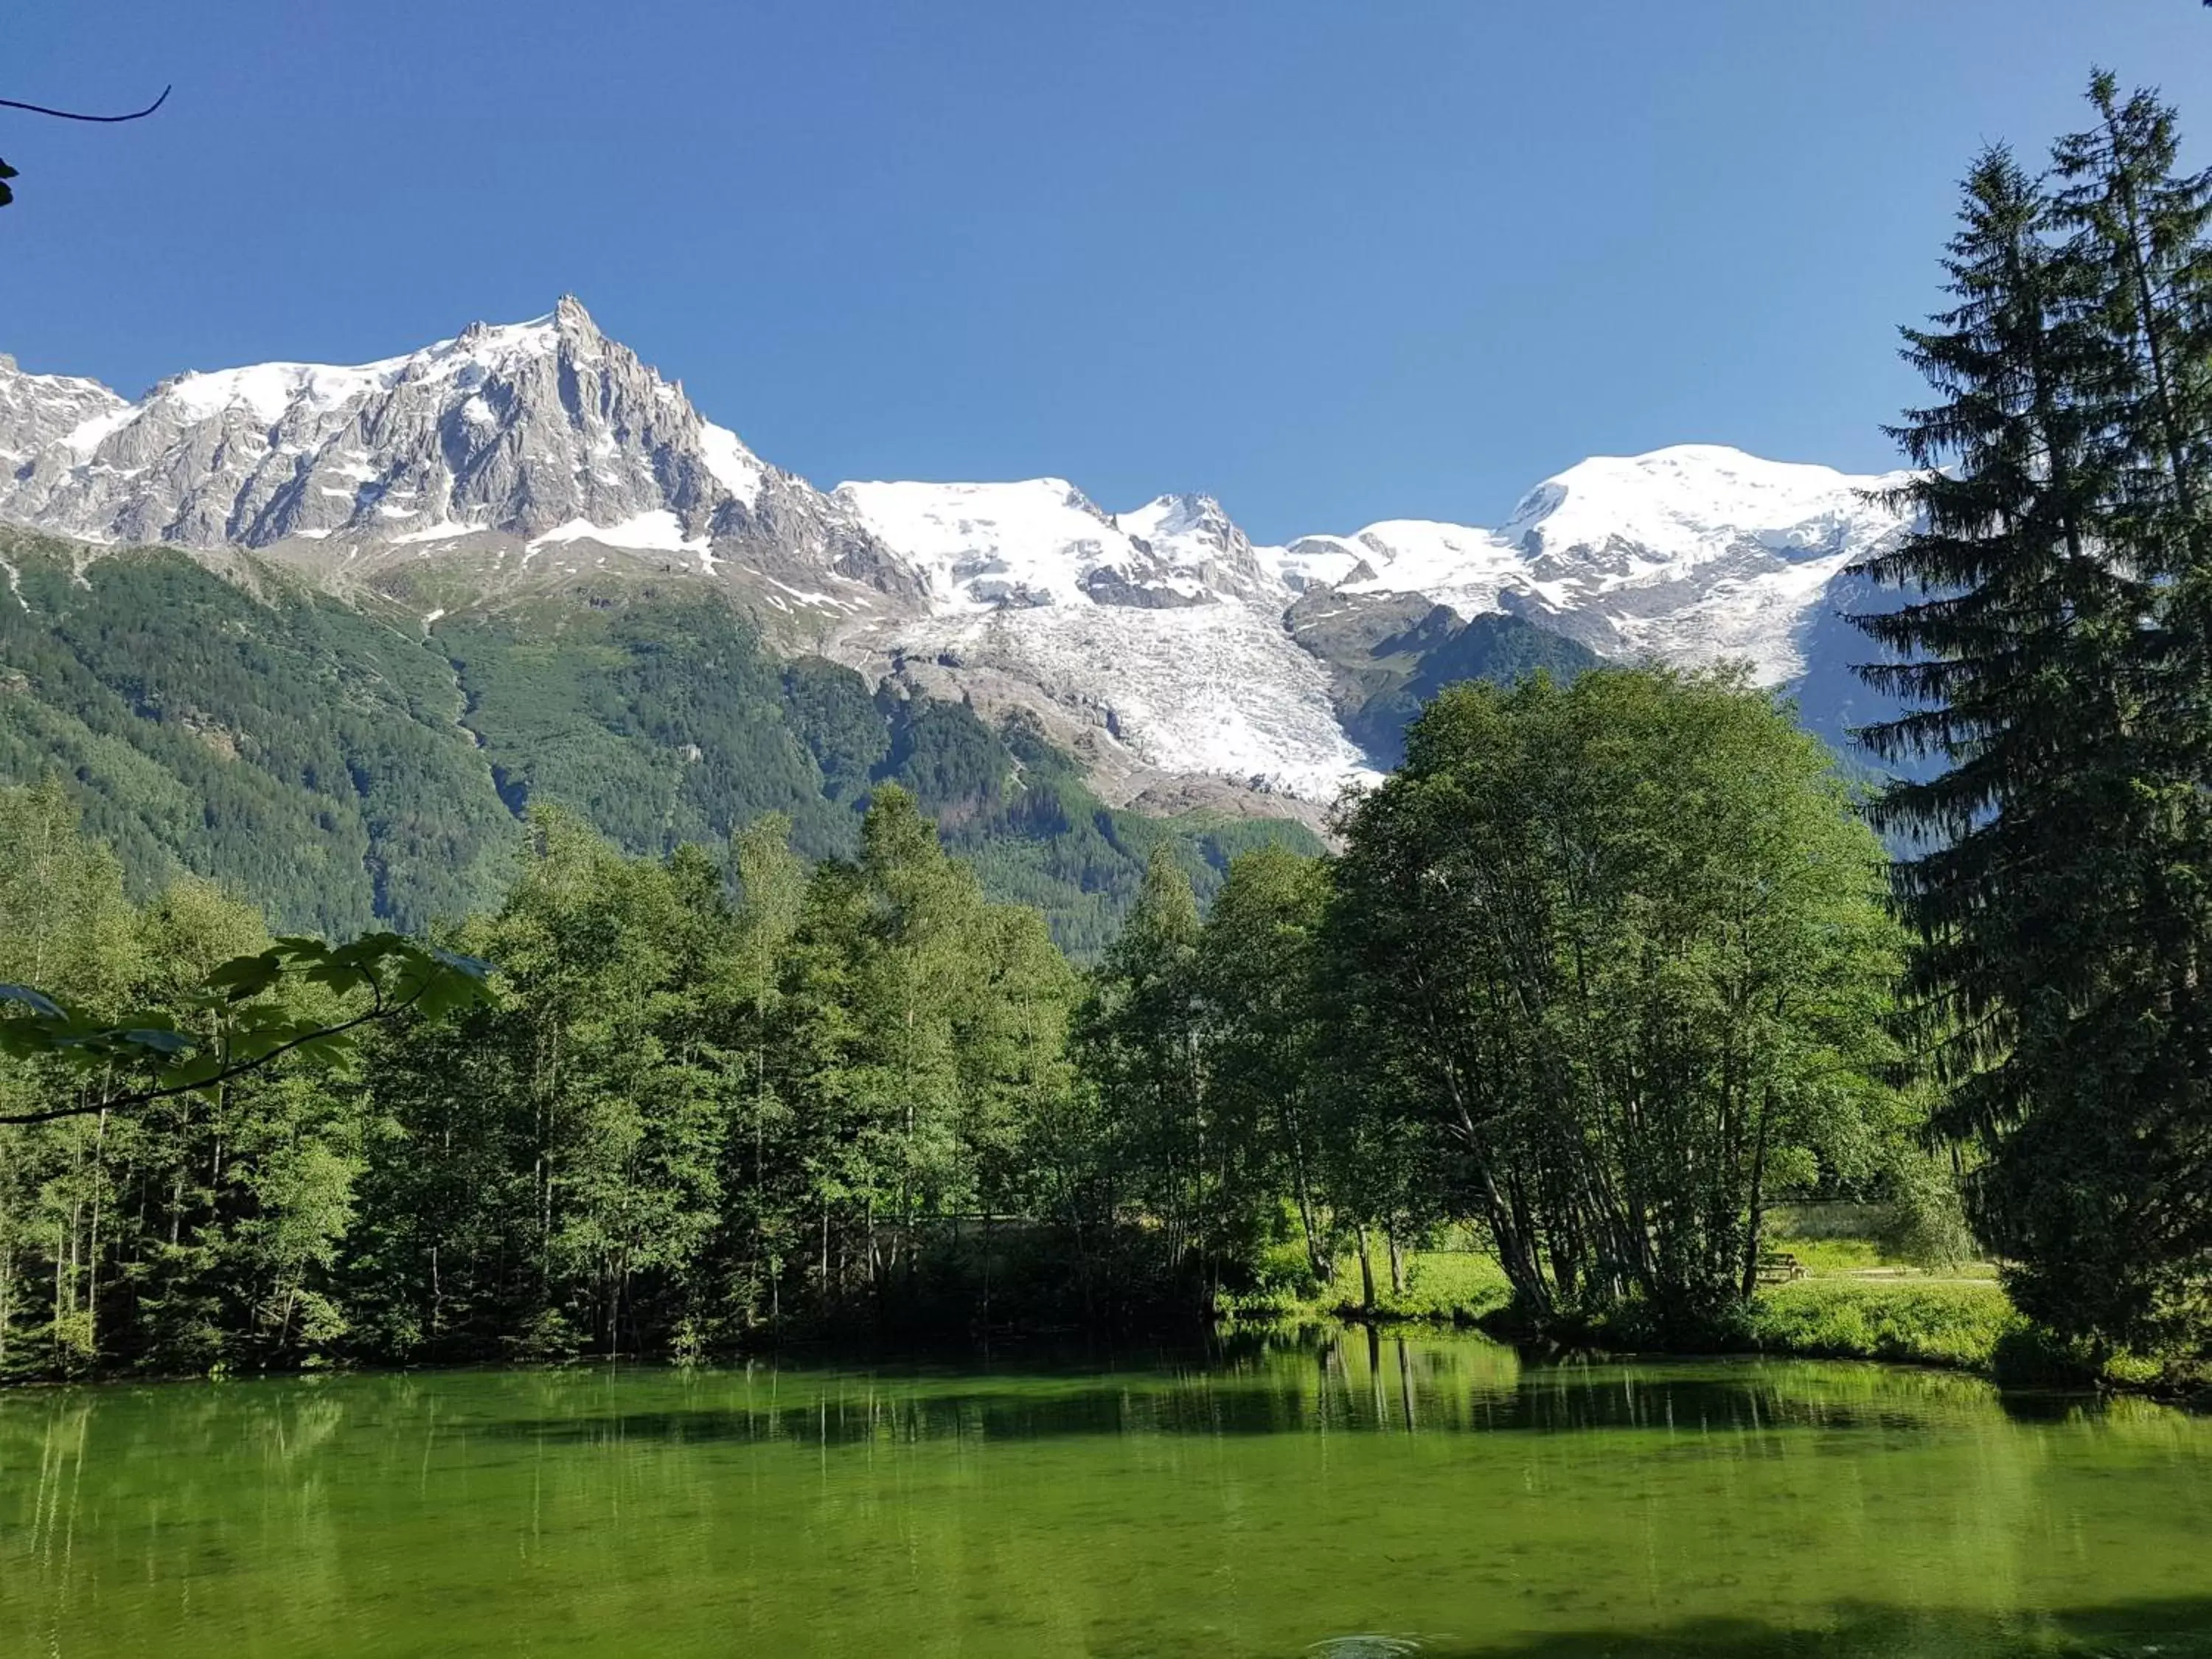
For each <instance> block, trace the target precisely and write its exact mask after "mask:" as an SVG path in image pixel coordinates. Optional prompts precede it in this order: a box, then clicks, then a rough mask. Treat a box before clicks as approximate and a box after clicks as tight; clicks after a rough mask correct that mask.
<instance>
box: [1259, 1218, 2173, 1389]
mask: <svg viewBox="0 0 2212 1659" xmlns="http://www.w3.org/2000/svg"><path fill="white" fill-rule="evenodd" d="M1784 1243H1786V1244H1787V1246H1788V1248H1789V1249H1790V1252H1791V1254H1792V1255H1796V1257H1797V1259H1798V1261H1799V1263H1800V1265H1801V1266H1802V1267H1804V1268H1805V1269H1806V1276H1805V1277H1804V1278H1802V1279H1793V1280H1791V1281H1790V1282H1789V1283H1787V1284H1782V1285H1769V1286H1767V1287H1766V1288H1765V1289H1763V1290H1761V1291H1759V1295H1758V1296H1757V1297H1756V1298H1755V1299H1754V1300H1753V1303H1752V1305H1751V1309H1750V1312H1749V1316H1748V1318H1747V1320H1746V1322H1745V1323H1744V1324H1743V1325H1742V1327H1741V1328H1740V1330H1739V1331H1738V1332H1736V1333H1735V1334H1733V1336H1732V1337H1731V1338H1730V1339H1729V1341H1728V1342H1727V1343H1726V1344H1725V1346H1738V1347H1744V1348H1749V1349H1751V1350H1753V1351H1754V1352H1759V1353H1767V1354H1775V1355H1795V1356H1797V1357H1800V1358H1808V1359H1869V1360H1880V1361H1883V1362H1886V1363H1888V1364H1905V1365H1940V1366H1944V1367H1947V1368H1948V1369H1951V1370H1964V1371H1974V1372H1978V1373H1980V1374H1981V1375H1983V1376H1994V1377H1996V1378H1998V1379H2000V1380H2002V1381H2005V1382H2015V1383H2067V1384H2071V1385H2083V1384H2099V1385H2101V1386H2104V1387H2106V1388H2113V1389H2125V1390H2130V1391H2136V1392H2145V1393H2150V1394H2154V1395H2160V1396H2162V1397H2166V1398H2169V1399H2188V1400H2197V1401H2206V1400H2212V1371H2208V1370H2206V1369H2205V1368H2204V1367H2203V1366H2201V1365H2184V1366H2179V1367H2177V1366H2175V1365H2173V1364H2161V1363H2160V1362H2156V1361H2151V1360H2144V1359H2138V1358H2133V1357H2130V1356H2121V1357H2119V1358H2114V1359H2112V1360H2108V1361H2107V1362H2106V1364H2104V1365H2103V1366H2102V1367H2101V1368H2098V1367H2095V1366H2093V1365H2091V1364H2088V1363H2087V1361H2086V1360H2085V1359H2084V1358H2082V1357H2081V1356H2080V1355H2077V1354H2073V1353H2069V1352H2063V1351H2062V1350H2060V1349H2058V1348H2057V1347H2054V1346H2052V1345H2051V1342H2050V1340H2049V1339H2047V1338H2045V1337H2044V1336H2043V1335H2041V1334H2039V1333H2038V1332H2037V1331H2036V1330H2035V1328H2033V1326H2031V1325H2030V1324H2029V1323H2028V1322H2027V1319H2026V1318H2025V1317H2023V1316H2021V1312H2020V1310H2018V1309H2016V1308H2015V1307H2014V1306H2013V1304H2012V1302H2011V1300H2010V1299H2009V1298H2008V1297H2007V1296H2006V1295H2005V1293H2004V1288H2003V1286H2002V1285H2000V1284H1998V1283H1997V1279H1996V1270H1995V1269H1994V1268H1992V1267H1990V1266H1989V1265H1988V1264H1987V1263H1985V1262H1970V1263H1965V1264H1962V1265H1960V1266H1959V1267H1955V1268H1951V1269H1947V1270H1945V1271H1943V1272H1942V1273H1923V1272H1920V1271H1917V1270H1915V1269H1912V1268H1911V1267H1906V1266H1905V1265H1904V1264H1902V1263H1900V1262H1898V1261H1894V1260H1893V1259H1891V1258H1890V1257H1889V1256H1888V1255H1887V1253H1886V1252H1884V1251H1883V1250H1882V1249H1881V1247H1880V1246H1878V1245H1877V1244H1876V1243H1874V1242H1873V1241H1871V1240H1868V1239H1845V1238H1832V1239H1820V1240H1805V1239H1789V1240H1785V1241H1784ZM1378 1255H1379V1252H1378ZM1270 1267H1271V1270H1272V1271H1271V1272H1270V1273H1269V1274H1268V1275H1267V1277H1266V1278H1264V1279H1263V1281H1262V1285H1261V1288H1260V1289H1258V1290H1256V1291H1251V1292H1248V1293H1246V1294H1244V1295H1242V1296H1238V1297H1231V1298H1226V1299H1225V1304H1224V1306H1223V1310H1222V1311H1223V1312H1224V1313H1225V1315H1226V1316H1228V1317H1230V1318H1231V1319H1236V1320H1240V1321H1242V1320H1250V1321H1289V1322H1297V1321H1305V1320H1316V1319H1340V1320H1358V1321H1379V1322H1386V1323H1387V1322H1430V1323H1435V1324H1452V1325H1469V1326H1479V1327H1481V1328H1485V1329H1486V1330H1490V1331H1492V1333H1493V1334H1498V1335H1499V1336H1501V1337H1503V1338H1505V1339H1506V1340H1512V1339H1513V1338H1514V1337H1516V1336H1519V1335H1522V1334H1525V1333H1522V1332H1520V1331H1518V1330H1516V1329H1514V1328H1512V1327H1511V1324H1510V1321H1509V1320H1508V1318H1507V1317H1506V1316H1507V1312H1508V1309H1509V1305H1510V1303H1511V1301H1512V1287H1511V1286H1510V1285H1509V1284H1507V1282H1506V1279H1505V1274H1504V1270H1503V1269H1502V1268H1500V1267H1498V1263H1497V1261H1495V1260H1493V1259H1492V1257H1490V1256H1488V1255H1483V1254H1481V1253H1480V1252H1477V1251H1470V1250H1422V1251H1414V1252H1411V1253H1409V1254H1408V1255H1407V1260H1406V1275H1405V1284H1404V1285H1403V1286H1402V1288H1400V1289H1396V1290H1394V1289H1392V1288H1391V1286H1390V1284H1389V1275H1388V1270H1387V1265H1386V1263H1385V1262H1384V1261H1381V1260H1378V1261H1376V1268H1377V1273H1376V1293H1375V1300H1374V1303H1373V1304H1372V1305H1371V1306H1370V1305H1368V1304H1365V1303H1364V1301H1363V1299H1362V1297H1361V1292H1360V1279H1359V1269H1358V1263H1357V1261H1352V1262H1347V1263H1345V1264H1342V1265H1341V1266H1340V1269H1339V1272H1338V1274H1337V1278H1336V1282H1335V1283H1334V1284H1333V1285H1323V1286H1319V1287H1316V1286H1315V1285H1313V1283H1312V1281H1311V1279H1310V1275H1308V1274H1306V1273H1305V1270H1304V1259H1303V1257H1297V1258H1290V1257H1286V1258H1285V1259H1284V1260H1283V1261H1280V1262H1277V1263H1271V1264H1270ZM1589 1340H1591V1341H1592V1342H1593V1344H1594V1345H1595V1346H1601V1347H1602V1346H1625V1347H1637V1346H1644V1344H1643V1343H1641V1342H1638V1341H1636V1340H1632V1339H1630V1338H1628V1337H1626V1335H1625V1334H1624V1335H1623V1337H1622V1340H1620V1341H1619V1342H1618V1343H1609V1342H1608V1341H1607V1335H1606V1334H1605V1333H1602V1332H1599V1333H1594V1334H1592V1335H1591V1337H1590V1339H1589Z"/></svg>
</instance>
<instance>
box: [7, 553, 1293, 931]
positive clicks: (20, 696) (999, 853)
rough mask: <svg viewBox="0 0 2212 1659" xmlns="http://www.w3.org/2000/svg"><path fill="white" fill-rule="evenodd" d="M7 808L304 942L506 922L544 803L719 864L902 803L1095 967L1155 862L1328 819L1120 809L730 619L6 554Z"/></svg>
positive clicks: (561, 598) (145, 562)
mask: <svg viewBox="0 0 2212 1659" xmlns="http://www.w3.org/2000/svg"><path fill="white" fill-rule="evenodd" d="M0 560H4V562H6V565H7V567H8V572H9V589H8V591H7V592H4V593H0V782H14V783H19V784H28V783H35V782H37V781H40V779H42V778H43V777H45V776H46V775H49V774H53V775H58V776H60V777H61V778H62V779H63V780H64V782H65V783H66V785H67V786H68V787H69V788H70V792H71V793H72V794H73V796H74V797H75V798H76V799H77V801H78V802H79V804H80V805H81V807H82V811H83V814H84V819H85V823H86V824H87V825H88V828H89V829H91V830H92V831H93V832H94V834H95V835H97V836H100V838H101V839H103V840H105V841H106V842H108V843H109V844H110V845H111V846H112V848H114V849H115V853H116V855H117V856H118V859H120V860H121V861H122V865H123V869H124V873H125V881H126V883H127V884H128V885H129V887H130V889H131V891H132V893H133V894H134V895H135V896H139V897H141V898H143V897H147V896H151V895H152V894H153V893H155V892H156V891H158V890H161V887H162V886H163V884H165V883H166V882H167V880H168V879H169V878H171V877H172V876H174V875H178V874H185V873H190V874H195V875H200V876H204V877H207V878H210V879H212V880H214V881H216V882H217V883H218V884H222V886H223V887H225V888H226V889H228V890H233V891H235V892H237V893H239V894H240V895H242V896H246V897H247V898H249V899H251V900H252V902H255V903H257V904H259V905H261V906H262V907H264V908H265V909H266V911H267V912H268V915H269V916H270V921H271V922H272V923H273V924H274V925H276V926H277V927H282V928H305V929H309V930H312V931H314V932H317V933H325V934H329V935H331V936H333V937H343V936H349V935H351V934H353V933H358V932H360V931H362V929H364V928H368V927H374V926H377V925H380V924H382V925H389V926H394V927H399V928H402V929H404V930H407V931H419V930H421V929H422V928H425V927H428V926H429V925H430V923H431V922H432V921H435V920H437V919H440V918H448V917H458V916H460V915H465V914H467V913H468V912H470V911H471V910H473V909H477V908H483V907H484V906H487V905H489V904H491V903H493V902H495V901H496V899H497V898H498V896H499V895H500V894H501V892H502V891H503V890H505V887H506V884H507V881H508V880H509V878H511V876H512V875H513V870H514V864H513V845H514V834H513V831H514V824H515V820H516V818H517V817H518V816H519V815H521V814H523V813H525V812H526V811H528V810H529V808H530V807H531V806H532V805H541V804H556V805H562V806H565V807H568V808H569V809H571V810H573V811H576V812H577V813H579V814H580V815H581V816H582V817H584V818H585V820H586V822H588V823H591V824H592V826H593V827H594V828H595V829H598V830H599V832H600V833H601V834H603V835H605V836H607V837H609V838H610V839H611V840H612V841H613V842H615V844H616V845H617V846H619V847H622V848H624V849H626V850H628V851H629V852H632V853H638V854H657V853H665V852H667V851H670V850H671V849H672V848H676V847H678V846H682V845H684V844H686V843H690V842H708V843H720V842H726V840H727V839H728V837H729V836H730V835H731V834H732V832H733V831H735V830H736V829H739V828H741V827H743V826H744V824H746V823H750V822H752V821H753V820H754V819H756V818H757V817H760V816H761V815H762V814H763V813H767V812H781V813H782V814H783V815H784V816H785V817H787V818H788V819H789V820H790V823H791V832H792V840H793V846H794V847H795V848H798V849H799V851H800V852H801V853H802V854H804V855H805V856H807V857H809V858H823V857H833V856H843V855H847V854H850V853H852V852H853V851H854V848H856V847H857V845H858V844H859V836H860V808H861V807H862V806H863V805H865V804H866V799H867V798H868V795H869V793H870V792H871V791H872V789H874V788H875V787H878V786H879V785H881V784H884V783H896V784H897V785H899V786H901V787H903V788H905V789H907V790H908V791H909V792H910V793H913V794H914V795H915V798H916V799H918V800H919V801H920V802H921V804H922V805H923V806H924V807H925V809H926V810H927V811H929V812H931V813H933V815H935V816H936V817H937V818H938V819H939V823H941V824H942V825H943V826H944V827H945V834H946V837H947V839H948V841H949V842H951V843H952V844H953V845H955V846H956V847H957V849H958V850H959V852H960V853H961V854H962V855H963V858H964V859H965V860H967V861H968V863H969V866H971V867H972V868H973V869H975V872H976V873H977V875H978V877H979V878H981V881H982V882H983V884H984V886H985V888H986V890H987V891H989V892H990V893H991V894H992V895H993V896H994V897H997V898H1001V899H1005V900H1007V901H1009V902H1021V903H1025V904H1030V905H1033V906H1035V907H1036V908H1038V909H1040V910H1042V911H1043V912H1044V914H1045V915H1046V918H1047V921H1048V924H1049V925H1050V927H1051V928H1052V930H1053V934H1054V938H1055V939H1058V940H1059V941H1060V943H1061V944H1062V945H1064V946H1066V948H1067V949H1068V950H1069V951H1072V952H1073V953H1074V954H1075V955H1076V956H1077V957H1080V958H1084V959H1086V960H1087V959H1089V958H1090V957H1094V956H1095V955H1096V954H1097V951H1099V949H1101V948H1102V947H1103V945H1104V944H1105V942H1106V940H1107V939H1109V938H1110V937H1111V936H1112V934H1113V932H1114V929H1115V926H1116V924H1117V922H1118V921H1119V918H1120V916H1121V914H1122V913H1123V912H1124V911H1125V910H1126V909H1127V908H1128V905H1129V903H1130V902H1131V901H1132V900H1133V898H1134V896H1135V895H1136V891H1137V888H1138V886H1139V883H1140V882H1141V880H1142V878H1143V874H1144V869H1145V864H1146V860H1147V858H1148V857H1149V856H1150V854H1151V853H1152V848H1154V847H1155V846H1157V845H1160V844H1163V843H1168V844H1171V845H1173V846H1174V847H1175V848H1176V851H1177V854H1178V855H1179V856H1180V857H1181V858H1182V860H1183V861H1184V863H1185V865H1186V866H1187V867H1188V870H1189V871H1190V873H1191V877H1192V879H1193V880H1194V882H1195V883H1197V884H1198V886H1199V888H1200V890H1201V891H1202V892H1205V893H1209V894H1210V893H1211V892H1212V890H1213V888H1214V886H1215V885H1216V884H1218V882H1219V880H1220V877H1221V872H1222V871H1223V870H1224V869H1225V868H1226V866H1227V864H1228V861H1229V860H1230V858H1231V857H1232V856H1233V855H1234V854H1237V852H1239V851H1241V850H1243V849H1244V848H1249V847H1255V846H1258V845H1261V844H1263V843H1273V842H1279V843H1281V844H1283V845H1285V846H1289V847H1291V848H1296V849H1297V850H1300V851H1304V852H1317V851H1318V850H1319V849H1320V843H1319V842H1317V841H1316V840H1315V838H1314V837H1313V836H1312V834H1311V832H1310V831H1309V830H1307V829H1304V827H1303V826H1302V825H1300V824H1297V823H1291V822H1289V821H1287V820H1282V821H1244V820H1237V819H1231V818H1227V817H1219V816H1208V815H1206V814H1187V815H1185V816H1183V817H1179V818H1172V819H1158V818H1152V817H1145V816H1143V815H1141V814H1139V813H1135V812H1128V811H1115V810H1113V809H1110V808H1109V807H1107V806H1105V805H1103V804H1102V803H1101V802H1100V801H1099V800H1098V799H1097V797H1096V796H1095V795H1094V794H1092V793H1091V791H1090V789H1089V788H1088V787H1086V786H1085V781H1084V778H1083V775H1082V771H1081V769H1080V768H1079V767H1078V766H1077V765H1076V764H1075V763H1074V762H1073V760H1072V759H1071V758H1070V757H1068V756H1066V754H1064V753H1062V752H1061V751H1060V750H1057V749H1056V748H1054V746H1053V745H1052V744H1050V743H1049V742H1048V741H1047V740H1046V738H1045V736H1044V734H1043V732H1042V730H1040V729H1039V728H1038V727H1037V726H1036V725H1035V724H1034V723H1031V722H1029V721H1027V720H1024V719H1023V718H1021V717H1019V716H1017V717H1015V718H1014V719H1012V720H1009V721H1006V722H1004V723H1002V724H1000V726H997V727H995V728H994V727H993V726H988V725H987V724H986V723H985V722H984V721H983V720H981V719H980V718H979V717H978V716H977V715H976V714H975V712H974V711H973V710H972V709H970V708H969V707H968V706H967V705H965V704H964V703H951V702H928V701H911V700H907V699H904V698H902V697H899V696H893V695H891V694H890V693H889V692H888V691H887V690H878V689H875V688H871V687H870V686H869V685H868V684H867V683H866V681H865V680H864V679H863V678H861V677H860V675H859V674H857V673H855V672H854V671H852V670H850V669H848V668H844V667H842V666H840V665H837V664H835V663H832V662H829V661H827V660H825V659H822V658H819V657H800V658H798V659H790V660H787V659H781V658H779V657H778V656H776V655H775V653H773V652H771V651H770V650H769V648H768V647H766V645H765V644H764V643H763V640H762V638H761V636H760V634H759V632H758V630H757V629H756V628H755V627H754V626H753V625H752V624H751V623H750V622H749V621H748V620H747V619H746V618H745V617H743V616H741V615H740V614H739V613H738V611H735V610H734V609H732V607H731V606H730V605H727V604H726V603H724V602H722V601H720V600H719V599H702V598H700V597H698V596H697V595H696V592H695V591H694V590H691V589H689V588H687V587H684V586H682V585H680V584H677V585H660V586H656V585H654V584H651V583H641V582H636V581H629V580H614V579H609V580H605V581H604V582H600V583H597V584H595V583H593V582H592V581H588V580H587V581H585V582H583V583H581V584H580V585H579V586H577V587H576V588H575V589H574V591H570V592H553V593H547V594H539V595H535V596H532V598H530V599H524V600H520V601H516V602H513V603H511V604H507V605H501V606H496V607H495V606H489V605H482V604H478V605H466V604H465V603H464V602H463V600H462V599H459V598H458V597H456V598H453V599H451V600H450V603H452V604H453V605H454V606H455V607H456V608H455V610H454V611H453V614H452V615H449V616H446V615H441V616H440V617H437V618H436V620H435V623H434V624H433V625H432V626H430V627H429V628H428V629H426V628H425V626H424V624H423V623H422V620H421V619H420V617H418V616H416V615H415V614H413V613H411V612H402V611H400V610H399V609H398V607H397V606H396V605H390V604H388V603H386V602H384V601H380V600H379V599H377V598H376V597H375V596H374V595H363V596H362V597H361V598H360V599H359V600H358V602H356V603H347V602H345V601H342V600H340V599H334V598H332V597H331V595H329V594H327V593H324V592H319V591H317V590H315V589H313V588H312V587H309V586H306V585H305V584H303V583H301V582H300V581H299V580H297V579H296V578H295V577H292V576H290V575H289V574H287V573H286V572H284V571H283V570H282V569H281V568H276V567H274V566H271V565H269V564H267V563H265V562H260V561H256V560H252V559H249V558H246V557H243V556H240V558H238V559H237V560H235V561H234V565H235V568H234V569H232V570H230V571H229V572H228V574H216V572H215V571H213V570H211V569H210V568H206V567H205V566H204V565H202V564H200V563H199V562H196V561H194V560H192V559H191V558H189V557H187V556H185V555H182V554H179V553H174V552H165V551H131V552H125V553H118V554H111V555H107V556H102V557H100V558H98V559H94V560H91V561H88V562H87V561H84V560H83V559H82V557H81V556H76V550H71V549H70V548H69V547H67V546H66V545H65V544H59V543H55V542H52V541H50V540H45V539H42V538H36V537H33V536H30V535H28V534H27V533H26V532H6V531H0Z"/></svg>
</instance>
